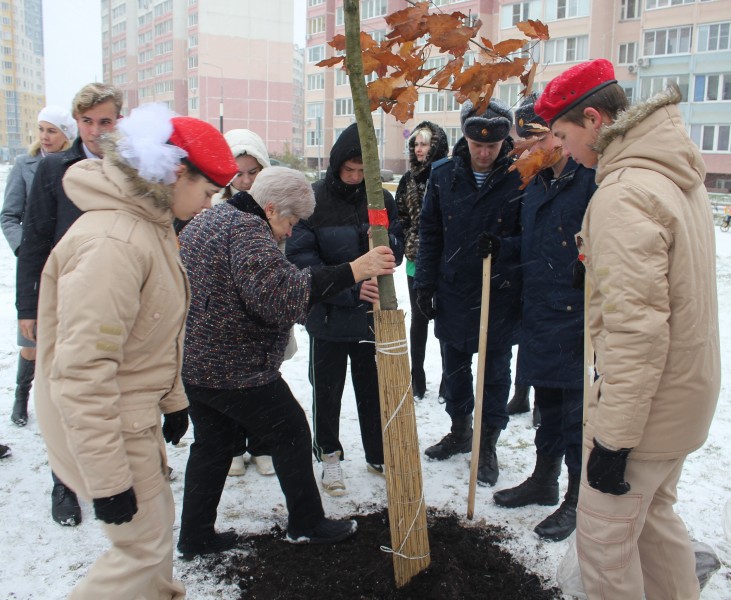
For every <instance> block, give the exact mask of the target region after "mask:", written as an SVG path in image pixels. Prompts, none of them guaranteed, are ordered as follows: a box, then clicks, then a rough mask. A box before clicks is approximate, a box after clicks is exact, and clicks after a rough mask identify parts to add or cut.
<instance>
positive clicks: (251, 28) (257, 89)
mask: <svg viewBox="0 0 731 600" xmlns="http://www.w3.org/2000/svg"><path fill="white" fill-rule="evenodd" d="M101 1H102V46H103V69H104V80H105V81H109V82H111V83H114V84H115V85H117V86H119V87H120V88H121V89H122V90H123V91H124V93H125V107H126V110H130V109H132V108H134V107H136V106H138V105H140V104H143V103H145V102H153V101H154V102H164V103H167V104H168V106H170V108H171V109H172V110H174V111H175V112H177V113H178V114H181V115H190V116H193V117H197V118H200V119H203V120H204V121H208V122H210V123H211V124H213V125H215V126H216V127H217V128H220V129H221V130H222V131H228V130H230V129H236V128H246V129H251V130H252V131H255V132H256V133H258V134H259V135H260V136H261V137H262V139H263V140H264V142H265V143H266V145H267V148H268V150H269V151H270V152H271V153H277V152H282V151H283V150H284V149H285V147H289V148H292V147H294V146H297V145H298V144H297V142H293V139H294V137H295V136H296V135H300V136H301V129H300V130H296V128H295V125H294V114H295V107H294V103H295V84H294V83H293V82H294V80H295V62H294V56H295V49H294V43H293V7H294V2H295V0H277V1H276V2H264V3H258V2H249V1H246V2H243V1H237V2H233V1H231V0H101ZM299 146H301V142H300V143H299Z"/></svg>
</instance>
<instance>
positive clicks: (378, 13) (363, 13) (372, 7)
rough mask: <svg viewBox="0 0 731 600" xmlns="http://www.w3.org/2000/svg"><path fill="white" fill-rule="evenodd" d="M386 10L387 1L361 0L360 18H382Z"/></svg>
mask: <svg viewBox="0 0 731 600" xmlns="http://www.w3.org/2000/svg"><path fill="white" fill-rule="evenodd" d="M387 10H388V0H361V3H360V18H361V19H362V20H365V19H372V18H373V17H382V16H384V15H385V14H386V11H387Z"/></svg>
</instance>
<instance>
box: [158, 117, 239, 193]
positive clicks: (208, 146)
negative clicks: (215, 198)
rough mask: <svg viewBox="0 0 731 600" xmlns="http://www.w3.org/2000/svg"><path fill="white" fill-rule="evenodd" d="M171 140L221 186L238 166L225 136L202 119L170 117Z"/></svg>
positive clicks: (226, 183)
mask: <svg viewBox="0 0 731 600" xmlns="http://www.w3.org/2000/svg"><path fill="white" fill-rule="evenodd" d="M172 125H173V134H172V135H171V136H170V143H171V144H174V145H175V146H177V147H178V148H181V149H183V150H185V151H186V152H187V153H188V160H189V161H190V162H191V163H193V164H194V165H195V166H196V167H198V168H199V169H200V170H201V171H202V172H203V174H204V175H205V176H206V177H208V179H210V180H211V181H213V182H214V183H216V184H218V185H220V186H221V187H223V186H225V185H228V183H229V182H230V181H231V180H232V179H233V178H234V177H236V173H238V172H239V167H238V165H237V164H236V161H235V160H234V157H233V155H232V154H231V149H230V148H229V147H228V144H227V143H226V140H225V139H224V137H223V136H222V135H221V134H220V133H219V132H218V130H217V129H216V128H215V127H214V126H213V125H211V124H210V123H206V122H205V121H201V120H200V119H196V118H194V117H173V119H172Z"/></svg>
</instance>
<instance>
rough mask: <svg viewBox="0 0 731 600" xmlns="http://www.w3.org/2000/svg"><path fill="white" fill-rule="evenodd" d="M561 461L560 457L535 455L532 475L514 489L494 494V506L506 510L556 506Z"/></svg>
mask: <svg viewBox="0 0 731 600" xmlns="http://www.w3.org/2000/svg"><path fill="white" fill-rule="evenodd" d="M561 461H562V459H561V457H559V458H553V457H550V456H546V455H545V454H538V455H536V466H535V468H534V469H533V474H532V475H531V476H530V477H528V479H526V480H525V481H524V482H523V483H521V484H520V485H518V486H516V487H514V488H509V489H507V490H500V491H499V492H495V493H494V494H493V496H492V498H493V500H495V504H497V505H498V506H504V507H506V508H517V507H518V506H528V505H529V504H538V505H540V506H555V505H556V504H558V475H559V473H561Z"/></svg>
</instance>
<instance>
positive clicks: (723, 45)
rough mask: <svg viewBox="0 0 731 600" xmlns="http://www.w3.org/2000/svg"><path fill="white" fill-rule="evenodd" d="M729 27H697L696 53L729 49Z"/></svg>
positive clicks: (718, 24)
mask: <svg viewBox="0 0 731 600" xmlns="http://www.w3.org/2000/svg"><path fill="white" fill-rule="evenodd" d="M729 25H731V23H713V24H711V25H700V26H699V27H698V52H714V51H716V50H728V49H729Z"/></svg>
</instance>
